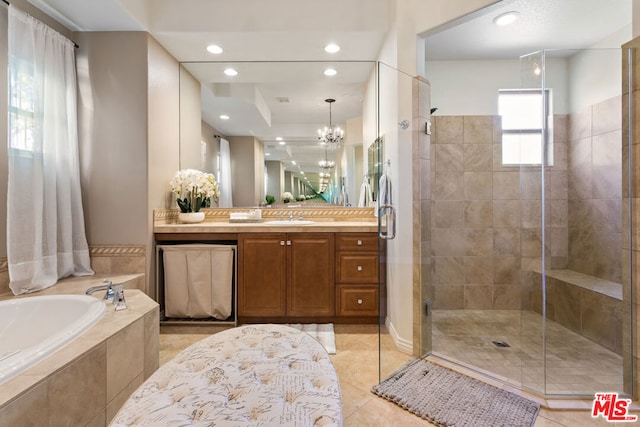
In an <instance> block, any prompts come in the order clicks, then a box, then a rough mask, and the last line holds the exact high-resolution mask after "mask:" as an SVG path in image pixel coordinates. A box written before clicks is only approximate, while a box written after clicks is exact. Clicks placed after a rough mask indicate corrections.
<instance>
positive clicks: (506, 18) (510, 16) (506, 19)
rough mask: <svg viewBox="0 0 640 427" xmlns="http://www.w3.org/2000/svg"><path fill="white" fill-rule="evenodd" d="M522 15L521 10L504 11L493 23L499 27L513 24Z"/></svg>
mask: <svg viewBox="0 0 640 427" xmlns="http://www.w3.org/2000/svg"><path fill="white" fill-rule="evenodd" d="M518 17H520V12H516V11H515V10H513V11H511V12H505V13H502V14H500V15H498V16H496V17H495V18H493V23H494V24H496V25H497V26H498V27H506V26H507V25H511V24H513V23H514V22H516V21H517V20H518Z"/></svg>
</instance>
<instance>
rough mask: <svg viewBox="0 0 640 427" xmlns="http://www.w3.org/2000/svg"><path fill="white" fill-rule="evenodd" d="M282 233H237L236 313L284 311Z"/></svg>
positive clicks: (251, 314)
mask: <svg viewBox="0 0 640 427" xmlns="http://www.w3.org/2000/svg"><path fill="white" fill-rule="evenodd" d="M285 242H286V236H285V234H241V235H239V236H238V246H239V250H238V266H239V271H238V315H239V316H249V317H257V316H284V315H285V314H286V307H287V305H286V296H287V294H286V285H287V281H286V280H287V275H286V271H287V269H286V265H287V264H286V254H287V251H286V243H285Z"/></svg>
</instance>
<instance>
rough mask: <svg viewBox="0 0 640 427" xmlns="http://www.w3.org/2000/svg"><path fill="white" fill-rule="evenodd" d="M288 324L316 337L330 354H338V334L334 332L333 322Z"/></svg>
mask: <svg viewBox="0 0 640 427" xmlns="http://www.w3.org/2000/svg"><path fill="white" fill-rule="evenodd" d="M287 326H291V327H292V328H295V329H298V330H299V331H302V332H306V333H308V334H309V335H311V336H312V337H313V338H315V339H316V341H318V342H319V343H320V344H322V346H323V347H324V348H325V350H327V353H329V354H336V336H335V334H334V333H333V323H323V324H316V323H311V324H306V325H303V324H300V323H294V324H288V325H287Z"/></svg>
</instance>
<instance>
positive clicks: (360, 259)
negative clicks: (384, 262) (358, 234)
mask: <svg viewBox="0 0 640 427" xmlns="http://www.w3.org/2000/svg"><path fill="white" fill-rule="evenodd" d="M336 273H337V280H336V281H337V282H338V283H377V282H378V255H377V254H359V253H339V254H338V259H337V262H336Z"/></svg>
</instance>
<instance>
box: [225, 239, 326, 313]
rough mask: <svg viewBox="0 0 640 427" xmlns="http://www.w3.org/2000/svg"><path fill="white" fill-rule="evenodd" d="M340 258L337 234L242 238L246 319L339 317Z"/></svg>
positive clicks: (241, 304)
mask: <svg viewBox="0 0 640 427" xmlns="http://www.w3.org/2000/svg"><path fill="white" fill-rule="evenodd" d="M334 253H335V246H334V236H333V233H246V234H240V235H239V236H238V267H239V270H238V316H239V318H240V320H241V321H245V322H251V321H288V320H292V322H295V321H296V320H297V319H299V318H304V319H305V321H308V319H311V318H319V319H318V320H327V318H331V317H333V316H334V301H335V287H334V274H335V273H334V271H335V270H334ZM290 318H296V319H290ZM320 318H322V319H320Z"/></svg>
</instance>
